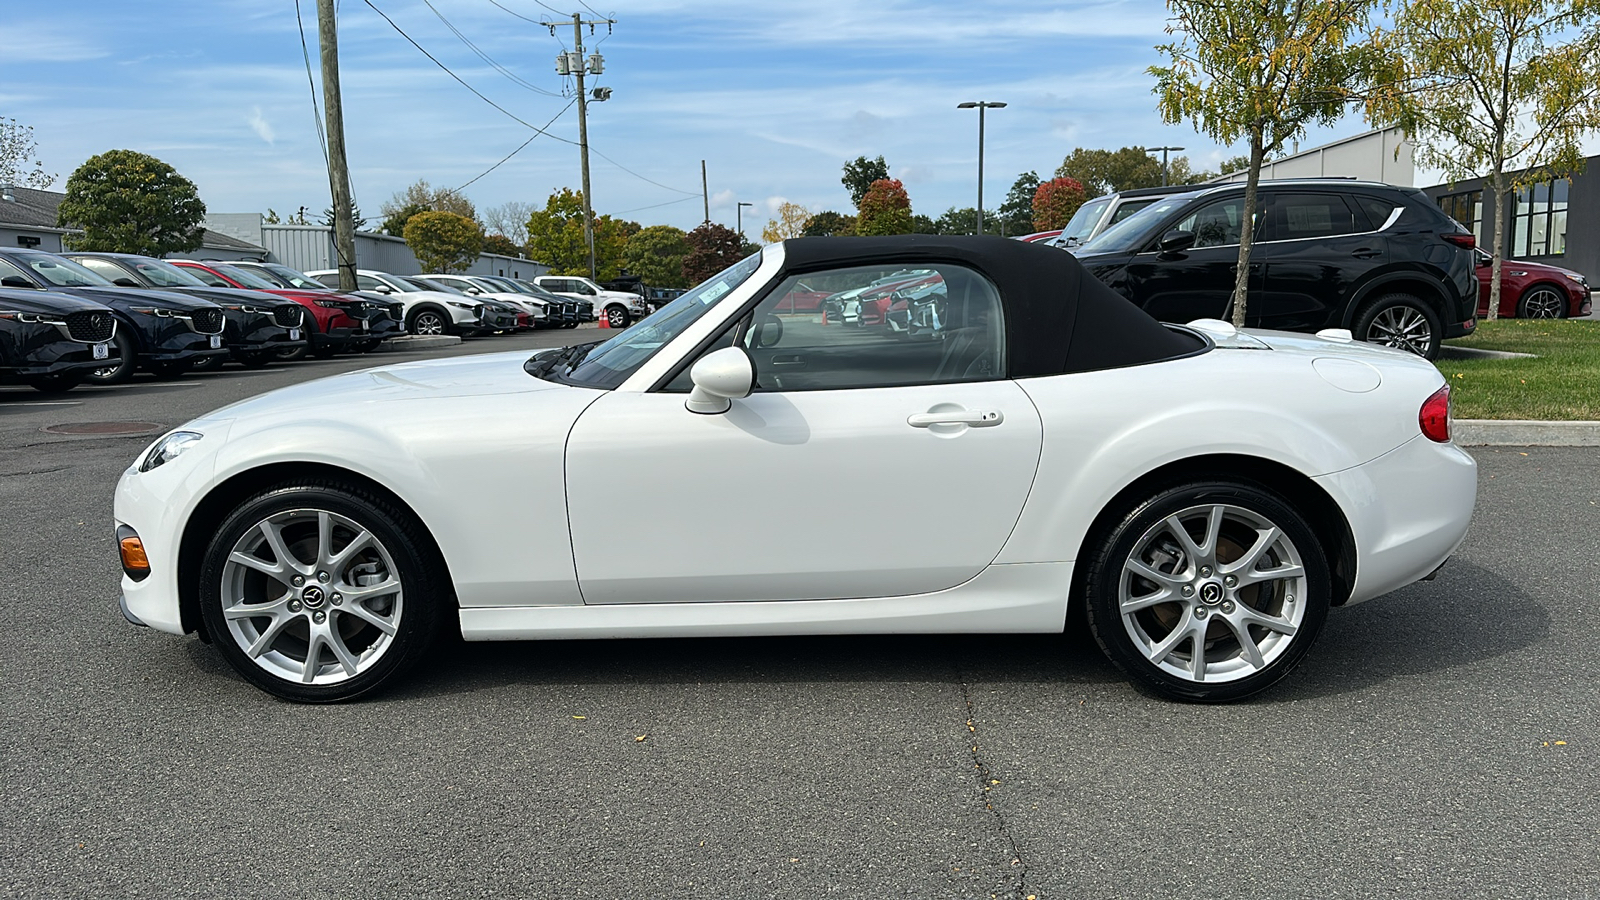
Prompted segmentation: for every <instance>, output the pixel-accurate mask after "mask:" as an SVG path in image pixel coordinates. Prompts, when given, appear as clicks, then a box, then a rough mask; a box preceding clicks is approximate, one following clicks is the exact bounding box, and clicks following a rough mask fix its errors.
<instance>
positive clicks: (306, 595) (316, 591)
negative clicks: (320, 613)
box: [300, 585, 327, 609]
mask: <svg viewBox="0 0 1600 900" xmlns="http://www.w3.org/2000/svg"><path fill="white" fill-rule="evenodd" d="M326 599H327V595H325V594H324V593H323V592H322V588H319V587H317V586H316V585H312V586H311V587H308V588H306V589H305V590H303V591H301V592H300V600H301V601H302V602H304V603H305V605H306V608H307V609H319V608H321V606H322V604H323V601H325V600H326Z"/></svg>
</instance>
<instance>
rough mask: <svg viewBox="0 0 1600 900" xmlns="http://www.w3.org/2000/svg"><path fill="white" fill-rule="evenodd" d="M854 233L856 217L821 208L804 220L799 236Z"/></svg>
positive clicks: (841, 235) (838, 235)
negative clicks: (820, 210) (803, 226)
mask: <svg viewBox="0 0 1600 900" xmlns="http://www.w3.org/2000/svg"><path fill="white" fill-rule="evenodd" d="M855 233H856V217H855V216H846V215H843V214H841V213H836V212H834V211H833V210H831V209H826V210H823V211H822V212H819V213H817V214H816V215H814V216H812V217H811V218H809V219H807V220H806V227H805V228H803V229H801V230H800V236H801V237H845V236H848V235H852V234H855Z"/></svg>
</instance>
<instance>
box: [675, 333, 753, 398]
mask: <svg viewBox="0 0 1600 900" xmlns="http://www.w3.org/2000/svg"><path fill="white" fill-rule="evenodd" d="M689 378H690V380H692V381H693V382H694V390H693V391H690V392H689V399H688V400H685V401H684V403H683V405H684V407H686V408H687V409H688V410H689V411H690V412H693V413H700V414H702V415H720V414H721V413H725V412H727V411H728V410H729V409H732V408H733V401H735V400H738V399H740V398H743V397H748V396H750V389H751V388H753V387H754V386H755V382H756V367H755V364H754V363H752V362H751V361H750V354H748V353H746V352H745V350H744V348H743V347H724V348H722V349H721V350H717V351H715V352H713V353H708V354H706V355H705V356H703V357H701V358H700V360H699V361H698V362H696V363H695V364H694V367H693V368H691V369H690V370H689Z"/></svg>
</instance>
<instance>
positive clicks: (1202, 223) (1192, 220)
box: [1173, 197, 1244, 250]
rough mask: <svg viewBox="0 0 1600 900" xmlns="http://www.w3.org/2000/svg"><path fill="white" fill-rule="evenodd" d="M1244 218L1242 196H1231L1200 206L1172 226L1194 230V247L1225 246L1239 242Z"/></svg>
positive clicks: (1197, 248)
mask: <svg viewBox="0 0 1600 900" xmlns="http://www.w3.org/2000/svg"><path fill="white" fill-rule="evenodd" d="M1243 220H1244V198H1243V197H1231V198H1229V199H1227V200H1218V201H1216V202H1215V203H1208V204H1206V205H1205V206H1202V207H1200V208H1199V209H1197V210H1195V211H1194V212H1193V213H1190V214H1189V215H1188V216H1185V217H1184V218H1183V220H1182V221H1180V222H1178V224H1177V225H1175V226H1173V228H1174V229H1175V230H1177V231H1192V232H1194V247H1195V249H1196V250H1199V249H1201V248H1202V247H1225V246H1228V245H1230V244H1237V243H1239V235H1240V233H1241V231H1242V229H1241V228H1240V223H1241V222H1242V221H1243Z"/></svg>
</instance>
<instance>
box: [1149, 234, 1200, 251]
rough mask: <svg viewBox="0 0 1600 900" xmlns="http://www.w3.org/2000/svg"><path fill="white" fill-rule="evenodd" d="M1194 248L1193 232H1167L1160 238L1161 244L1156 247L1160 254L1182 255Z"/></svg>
mask: <svg viewBox="0 0 1600 900" xmlns="http://www.w3.org/2000/svg"><path fill="white" fill-rule="evenodd" d="M1193 246H1194V232H1192V231H1177V230H1174V231H1169V232H1167V233H1166V234H1163V235H1162V236H1161V242H1160V243H1159V244H1157V245H1156V247H1157V249H1159V250H1160V251H1161V252H1162V253H1182V252H1183V251H1185V250H1187V249H1189V248H1190V247H1193Z"/></svg>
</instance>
